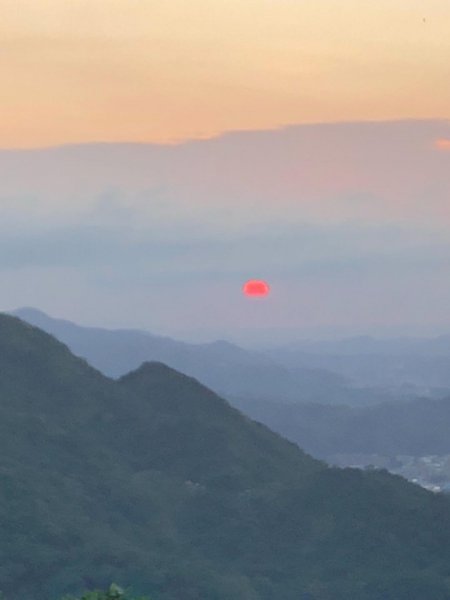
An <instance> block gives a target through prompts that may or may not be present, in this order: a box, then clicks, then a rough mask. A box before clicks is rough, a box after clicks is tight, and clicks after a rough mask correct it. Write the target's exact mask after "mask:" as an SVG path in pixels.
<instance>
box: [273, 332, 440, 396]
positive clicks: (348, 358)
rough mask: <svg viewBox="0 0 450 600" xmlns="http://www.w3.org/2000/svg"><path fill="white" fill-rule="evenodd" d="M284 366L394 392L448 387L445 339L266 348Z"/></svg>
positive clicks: (362, 338) (360, 339) (436, 390)
mask: <svg viewBox="0 0 450 600" xmlns="http://www.w3.org/2000/svg"><path fill="white" fill-rule="evenodd" d="M266 355H267V356H269V357H270V358H272V359H273V360H275V361H276V362H277V363H278V364H280V365H283V366H284V367H285V368H288V369H292V368H309V369H324V370H330V371H332V372H334V373H339V374H340V375H342V376H343V377H345V378H347V379H349V380H351V381H353V382H354V383H356V384H358V385H360V386H375V387H384V388H387V389H389V390H391V391H392V392H393V393H394V394H395V393H397V394H405V393H408V390H409V393H412V394H414V393H415V394H421V395H427V396H436V395H442V393H443V392H444V390H449V389H450V336H448V335H443V336H439V337H436V338H429V339H427V338H396V339H382V340H377V339H374V338H371V337H369V336H360V337H354V338H348V339H342V340H336V341H304V342H297V343H295V344H290V345H287V346H284V347H280V348H272V349H270V350H267V352H266Z"/></svg>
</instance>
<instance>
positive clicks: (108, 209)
mask: <svg viewBox="0 0 450 600" xmlns="http://www.w3.org/2000/svg"><path fill="white" fill-rule="evenodd" d="M449 22H450V4H449V3H448V1H447V0H445V1H444V0H442V1H438V0H427V1H426V2H425V1H423V2H419V1H418V0H411V1H408V2H407V3H405V2H404V1H403V0H402V1H400V0H398V1H396V0H391V1H390V2H387V1H384V0H380V1H379V2H376V3H375V2H368V1H366V0H358V1H354V0H341V1H340V2H335V1H333V0H328V1H325V0H314V2H312V1H311V2H300V1H299V0H278V1H275V0H259V1H256V0H239V2H238V1H235V0H193V1H192V2H190V3H187V2H182V1H181V0H171V2H167V1H165V2H162V1H159V0H157V1H151V0H140V1H137V0H126V1H125V0H108V2H106V1H102V2H100V1H99V0H90V1H89V2H86V1H84V0H78V1H77V0H71V1H67V0H58V1H56V0H40V2H39V3H37V2H35V1H34V0H22V1H21V2H17V1H15V2H11V1H10V0H3V2H2V3H1V4H0V43H1V44H2V52H0V72H1V73H2V97H1V99H0V105H1V106H0V108H1V110H0V148H2V150H0V286H1V289H2V302H1V306H0V308H1V309H3V310H11V309H14V308H18V307H20V306H35V307H37V308H40V309H43V310H45V311H47V312H49V313H50V314H52V315H54V316H58V317H63V318H69V319H73V320H75V321H77V322H80V323H85V324H90V325H103V326H107V327H139V328H144V329H148V330H151V331H153V332H155V333H160V334H163V335H164V334H166V335H173V336H176V337H181V338H183V339H190V340H197V341H203V340H209V339H215V338H225V339H230V340H234V341H238V342H239V343H242V344H244V345H245V344H247V345H257V344H273V343H284V342H287V341H292V340H294V339H298V338H304V337H336V336H346V335H358V334H367V333H369V334H372V335H377V336H392V335H438V334H441V333H450V313H449V311H448V306H450V253H449V252H450V235H449V227H450V175H449V174H450V62H449V61H448V56H450V38H449V36H448V35H447V33H448V31H447V30H448V27H447V25H448V23H449ZM255 277H256V278H259V277H260V278H263V279H266V280H267V281H268V282H269V284H270V286H271V293H270V295H269V296H268V297H267V298H265V299H255V298H253V299H249V298H245V297H244V296H243V295H242V292H241V288H242V285H243V283H244V282H245V280H246V279H249V278H255Z"/></svg>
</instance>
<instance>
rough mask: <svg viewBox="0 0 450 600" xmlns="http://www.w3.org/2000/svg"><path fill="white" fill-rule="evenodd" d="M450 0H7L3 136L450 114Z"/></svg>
mask: <svg viewBox="0 0 450 600" xmlns="http://www.w3.org/2000/svg"><path fill="white" fill-rule="evenodd" d="M449 22H450V3H449V2H448V0H407V1H405V0H377V1H376V2H374V1H372V0H339V1H338V0H306V1H305V0H192V1H191V2H186V0H170V2H168V1H167V0H39V2H37V1H36V0H2V2H1V3H0V40H1V47H2V51H1V52H0V72H1V74H2V98H1V111H0V139H1V146H3V147H39V146H47V145H54V144H61V143H71V142H76V143H80V142H81V143H83V142H87V141H97V142H98V141H109V142H118V141H139V142H172V143H173V142H176V141H179V140H185V139H190V138H202V137H211V136H214V135H217V134H220V133H222V132H225V131H230V130H243V129H244V130H248V129H251V130H254V129H268V128H274V127H279V126H282V125H288V124H295V123H315V122H316V123H321V122H324V121H326V122H330V121H349V120H350V121H355V120H385V119H402V118H448V116H449V108H448V107H449V106H450V62H449V60H448V56H450V36H449V35H448V23H449Z"/></svg>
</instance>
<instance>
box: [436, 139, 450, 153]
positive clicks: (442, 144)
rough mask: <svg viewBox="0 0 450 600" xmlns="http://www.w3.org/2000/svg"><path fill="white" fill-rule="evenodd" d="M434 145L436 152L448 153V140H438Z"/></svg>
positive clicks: (449, 142)
mask: <svg viewBox="0 0 450 600" xmlns="http://www.w3.org/2000/svg"><path fill="white" fill-rule="evenodd" d="M434 145H435V147H436V148H437V149H438V150H443V151H450V138H439V139H437V140H436V141H435V143H434Z"/></svg>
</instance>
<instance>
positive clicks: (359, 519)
mask: <svg viewBox="0 0 450 600" xmlns="http://www.w3.org/2000/svg"><path fill="white" fill-rule="evenodd" d="M0 428H1V429H0V531H1V535H0V588H1V589H2V591H3V592H4V594H5V596H6V597H7V598H8V599H10V600H19V598H20V599H22V598H27V599H30V600H56V599H57V598H59V597H60V596H61V595H62V594H63V593H69V592H70V593H78V592H79V591H80V590H82V589H83V588H85V587H105V586H106V585H107V584H109V583H110V582H111V581H117V582H118V583H120V584H121V585H124V586H133V587H134V589H135V590H136V592H139V593H141V592H142V593H143V592H145V593H147V594H149V595H150V596H151V597H152V598H153V599H154V600H194V599H200V598H201V599H205V600H210V599H211V600H229V599H230V598H233V599H236V600H269V598H270V599H271V600H272V599H273V598H282V599H283V600H294V599H295V600H299V599H302V600H324V599H333V600H340V599H342V600H343V599H345V600H347V599H348V598H358V599H360V600H366V599H367V600H369V599H370V600H381V599H383V600H386V599H392V600H394V599H395V600H401V599H403V598H405V599H406V598H407V599H408V600H415V599H419V598H420V599H422V598H424V597H428V598H433V599H435V600H440V599H442V600H444V599H448V598H450V584H449V581H450V568H449V564H450V560H449V559H450V502H449V500H448V499H447V498H446V497H445V496H440V495H433V494H431V493H429V492H427V491H425V490H423V489H421V488H419V487H418V486H414V485H412V484H409V483H408V482H406V481H405V480H403V479H401V478H399V477H394V476H392V475H389V474H388V473H386V472H383V471H375V472H364V471H357V470H352V469H344V470H339V469H332V468H328V467H326V466H325V464H324V463H321V462H319V461H317V460H315V459H313V458H311V457H310V456H308V455H307V454H305V453H304V452H303V451H302V450H300V449H299V448H298V446H296V445H294V444H292V443H290V442H288V441H286V440H284V439H283V438H281V437H280V436H279V435H277V434H275V433H272V432H271V431H270V430H269V429H267V428H266V427H265V426H263V425H260V424H258V423H255V422H253V421H251V420H250V419H249V418H247V417H244V416H243V415H242V414H241V413H240V412H238V411H237V410H236V409H234V408H232V407H230V406H229V404H228V403H227V402H226V401H225V400H223V399H221V398H220V397H219V396H217V395H216V394H215V393H213V392H212V391H210V390H209V389H207V388H205V387H204V386H202V385H201V384H200V383H199V382H197V381H196V380H194V379H192V378H190V377H187V376H186V375H183V374H181V373H178V372H176V371H174V370H173V369H171V368H169V367H167V366H165V365H163V364H160V363H144V364H143V365H142V366H141V367H139V368H138V369H137V370H135V371H134V372H131V373H129V374H127V375H125V376H123V377H122V378H120V379H119V380H118V381H115V380H112V379H110V378H108V377H106V376H105V375H103V374H101V373H100V372H99V371H97V370H95V369H94V368H93V367H91V366H89V365H88V364H87V362H85V361H84V360H82V359H80V358H77V357H75V356H74V355H73V354H71V352H70V351H69V350H68V348H67V347H66V346H64V345H63V344H62V343H60V342H58V341H57V340H55V339H54V338H53V337H52V336H50V335H48V334H46V333H44V332H42V331H41V330H39V329H37V328H35V327H33V326H30V325H29V324H27V323H24V322H23V321H21V320H19V319H18V318H15V317H12V316H8V315H0Z"/></svg>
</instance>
